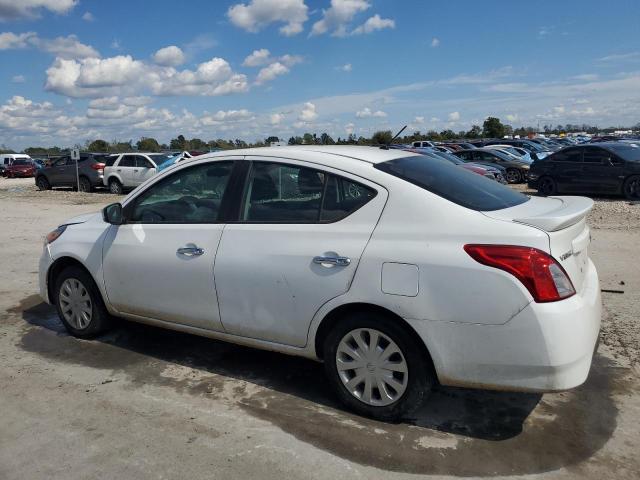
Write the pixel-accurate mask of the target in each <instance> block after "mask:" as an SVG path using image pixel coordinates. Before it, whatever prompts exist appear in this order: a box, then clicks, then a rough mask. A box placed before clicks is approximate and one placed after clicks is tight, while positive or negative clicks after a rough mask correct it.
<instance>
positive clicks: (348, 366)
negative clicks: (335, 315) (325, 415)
mask: <svg viewBox="0 0 640 480" xmlns="http://www.w3.org/2000/svg"><path fill="white" fill-rule="evenodd" d="M420 341H421V340H419V339H417V338H414V337H413V336H412V335H410V334H409V333H407V331H406V330H405V329H404V328H403V327H402V326H400V325H398V323H397V320H396V321H394V320H393V319H390V318H387V317H386V316H384V315H381V314H379V313H376V312H358V313H353V314H350V315H349V316H348V317H346V318H344V319H342V320H341V321H339V322H338V324H337V325H336V326H335V327H334V328H333V330H332V331H331V332H329V334H328V335H327V338H326V339H325V342H324V364H325V371H326V373H327V376H328V378H329V381H330V382H331V384H332V386H333V388H334V390H335V392H336V394H337V395H338V397H339V398H340V400H341V401H342V402H343V403H344V404H345V405H346V406H347V407H348V408H350V409H351V410H353V411H355V412H356V413H358V414H360V415H364V416H368V417H372V418H376V419H379V420H398V419H399V418H401V417H402V416H405V415H407V414H410V413H411V412H413V411H414V410H415V409H417V408H418V407H420V405H421V404H422V402H423V401H424V400H425V399H426V398H427V396H428V394H429V392H430V391H431V389H432V387H433V384H434V382H435V380H434V376H433V373H432V372H433V370H432V368H431V365H430V362H429V360H428V359H427V358H426V357H425V354H424V351H423V350H422V349H421V348H420V345H419V343H418V342H420Z"/></svg>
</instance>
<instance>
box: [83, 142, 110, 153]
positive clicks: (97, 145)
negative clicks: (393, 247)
mask: <svg viewBox="0 0 640 480" xmlns="http://www.w3.org/2000/svg"><path fill="white" fill-rule="evenodd" d="M87 150H88V151H90V152H108V151H109V143H108V142H106V141H105V140H100V139H98V140H94V141H93V142H91V143H89V144H88V145H87Z"/></svg>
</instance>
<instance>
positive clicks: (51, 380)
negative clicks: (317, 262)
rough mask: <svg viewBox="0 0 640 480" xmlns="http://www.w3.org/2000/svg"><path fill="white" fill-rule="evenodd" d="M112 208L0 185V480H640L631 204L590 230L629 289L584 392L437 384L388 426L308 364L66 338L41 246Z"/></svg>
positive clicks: (159, 340) (636, 277)
mask: <svg viewBox="0 0 640 480" xmlns="http://www.w3.org/2000/svg"><path fill="white" fill-rule="evenodd" d="M518 188H519V189H520V190H524V191H526V189H525V188H524V187H518ZM120 198H121V197H118V196H114V195H110V194H108V193H93V194H82V193H76V192H72V191H70V190H68V191H46V192H38V191H36V189H35V187H34V186H33V180H29V179H26V180H25V179H16V180H7V179H0V225H2V228H1V229H0V243H2V245H3V246H4V248H3V249H0V265H1V266H2V274H1V275H0V405H1V406H2V415H0V479H2V480H4V479H7V480H9V479H23V478H29V479H49V478H65V479H85V478H114V479H119V478H131V479H138V478H139V479H147V478H148V479H152V478H153V479H158V478H186V477H189V478H211V477H214V478H215V477H221V478H237V479H245V478H251V477H254V478H261V479H262V478H266V479H281V478H318V479H335V478H341V477H349V478H358V477H362V478H371V479H377V478H385V479H386V478H394V479H395V478H399V479H400V478H401V479H409V478H416V475H429V478H430V479H433V478H451V477H472V478H479V477H514V476H525V475H526V476H527V477H528V478H535V479H565V478H571V479H573V478H580V479H598V480H599V479H601V478H611V477H613V476H614V475H615V477H616V478H617V479H633V480H636V479H637V478H639V474H640V457H638V451H639V448H640V431H639V430H638V428H637V419H638V418H640V362H639V358H640V357H639V355H640V327H639V325H640V322H638V317H639V316H640V294H639V292H640V269H638V268H637V256H638V240H640V222H639V221H638V220H639V219H640V206H639V205H629V203H628V202H626V201H624V200H621V199H613V198H607V199H597V200H596V206H595V208H594V210H593V212H592V214H591V216H590V219H589V221H590V224H591V227H592V237H593V243H592V258H593V260H594V262H595V263H596V266H597V267H598V271H599V274H600V280H601V286H602V288H603V289H612V290H622V291H623V292H624V293H621V294H620V293H603V302H604V307H605V313H604V317H603V327H602V342H601V345H600V347H599V349H598V353H597V355H596V356H595V358H594V363H593V367H592V370H591V373H590V376H589V379H588V380H587V382H586V383H585V384H584V385H583V386H581V387H580V388H577V389H574V390H571V391H569V392H563V393H557V394H547V395H543V396H541V395H530V394H514V393H502V392H484V391H479V390H465V389H455V388H445V387H441V388H438V389H437V390H436V391H435V392H434V393H433V395H432V396H431V398H430V400H429V402H428V403H427V405H426V406H425V407H424V408H423V409H422V410H420V411H419V412H417V413H416V415H415V418H411V419H407V420H406V421H405V422H403V423H400V424H388V423H381V422H374V421H370V420H367V419H364V418H361V417H357V416H354V415H351V414H349V413H348V412H345V411H344V410H342V409H341V408H340V406H339V405H337V404H336V402H335V399H334V397H333V395H332V394H331V393H330V392H329V390H328V386H327V383H326V381H325V380H324V377H323V375H322V366H321V365H319V364H317V363H315V362H310V361H305V360H301V359H296V358H293V357H287V356H284V355H278V354H274V353H270V352H264V351H258V350H252V349H247V348H242V347H237V346H234V345H230V344H225V343H221V342H215V341H212V340H208V339H203V338H199V337H194V336H191V335H184V334H179V333H176V332H170V331H165V330H159V329H155V328H151V327H147V326H144V325H136V324H129V323H123V324H122V325H121V326H119V327H118V328H116V329H115V330H114V331H113V332H111V333H109V334H108V335H104V336H102V337H100V338H98V339H96V340H94V341H82V340H78V339H75V338H72V337H70V336H68V335H67V334H66V333H65V331H64V329H63V328H62V325H61V324H60V322H59V320H58V319H57V316H56V314H55V311H54V310H53V309H52V308H51V307H50V306H47V305H45V304H43V303H42V302H41V301H40V299H39V298H38V296H37V269H38V267H37V262H38V257H39V254H40V251H41V248H42V237H43V235H44V234H45V233H46V232H47V231H49V230H51V229H52V228H54V227H55V226H56V225H58V224H59V223H61V222H63V221H64V220H65V219H66V218H69V217H72V216H75V215H78V214H81V213H85V212H90V211H95V210H98V209H100V208H101V207H102V206H104V205H106V204H108V203H111V202H113V201H117V200H119V199H120Z"/></svg>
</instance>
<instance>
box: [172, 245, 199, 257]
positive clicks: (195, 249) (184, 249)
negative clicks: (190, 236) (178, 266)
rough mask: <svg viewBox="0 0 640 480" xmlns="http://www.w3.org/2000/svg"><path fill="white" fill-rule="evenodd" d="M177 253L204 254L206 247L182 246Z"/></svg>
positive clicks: (192, 255) (197, 255) (187, 255)
mask: <svg viewBox="0 0 640 480" xmlns="http://www.w3.org/2000/svg"><path fill="white" fill-rule="evenodd" d="M176 253H177V254H178V255H184V256H185V257H199V256H200V255H203V254H204V248H200V247H181V248H179V249H178V250H177V251H176Z"/></svg>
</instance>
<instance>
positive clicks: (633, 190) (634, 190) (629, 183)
mask: <svg viewBox="0 0 640 480" xmlns="http://www.w3.org/2000/svg"><path fill="white" fill-rule="evenodd" d="M622 188H623V192H624V196H625V197H626V198H628V199H629V200H640V175H633V176H631V177H629V178H627V179H626V180H625V181H624V185H623V187H622Z"/></svg>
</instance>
